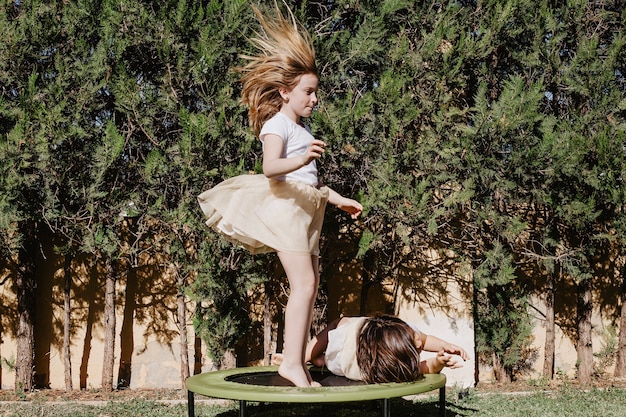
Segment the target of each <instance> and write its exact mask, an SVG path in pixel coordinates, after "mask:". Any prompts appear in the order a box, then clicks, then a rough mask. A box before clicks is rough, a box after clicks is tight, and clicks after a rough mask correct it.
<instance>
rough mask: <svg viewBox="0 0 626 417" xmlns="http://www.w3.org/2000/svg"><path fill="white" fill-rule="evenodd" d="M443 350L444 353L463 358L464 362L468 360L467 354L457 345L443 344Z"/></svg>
mask: <svg viewBox="0 0 626 417" xmlns="http://www.w3.org/2000/svg"><path fill="white" fill-rule="evenodd" d="M443 350H444V351H445V352H446V353H451V354H453V355H459V356H460V357H461V358H463V360H464V361H466V360H468V359H469V355H468V354H467V352H466V351H465V350H464V349H463V348H461V347H459V346H457V345H454V344H452V343H445V344H444V345H443Z"/></svg>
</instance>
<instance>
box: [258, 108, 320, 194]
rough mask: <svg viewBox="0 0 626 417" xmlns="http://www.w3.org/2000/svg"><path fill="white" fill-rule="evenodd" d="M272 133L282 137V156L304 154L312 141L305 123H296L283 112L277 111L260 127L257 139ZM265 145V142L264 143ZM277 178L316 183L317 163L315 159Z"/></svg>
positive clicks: (288, 156)
mask: <svg viewBox="0 0 626 417" xmlns="http://www.w3.org/2000/svg"><path fill="white" fill-rule="evenodd" d="M267 134H274V135H278V136H280V137H281V138H282V139H283V154H282V155H281V157H282V158H290V157H292V156H298V155H304V154H305V153H306V151H307V149H309V146H311V142H313V139H314V138H313V135H312V134H311V130H310V129H309V127H308V126H307V125H298V124H296V122H294V121H293V120H291V119H290V118H289V117H288V116H286V115H285V114H283V113H281V112H278V113H276V115H274V117H272V118H271V119H269V120H268V121H267V122H265V124H263V127H262V128H261V133H260V134H259V139H261V142H263V139H264V137H265V135H267ZM264 145H265V143H264ZM276 179H278V180H282V181H285V180H294V181H300V182H303V183H305V184H310V185H315V186H316V185H317V164H316V163H315V160H313V161H311V162H310V163H309V164H308V165H305V166H303V167H302V168H299V169H297V170H295V171H292V172H290V173H288V174H286V175H282V176H280V177H276Z"/></svg>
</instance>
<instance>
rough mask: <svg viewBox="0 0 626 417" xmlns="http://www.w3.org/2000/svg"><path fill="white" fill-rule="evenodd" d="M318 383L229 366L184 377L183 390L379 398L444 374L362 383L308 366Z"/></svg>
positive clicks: (264, 398) (260, 397) (261, 398)
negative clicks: (297, 383)
mask: <svg viewBox="0 0 626 417" xmlns="http://www.w3.org/2000/svg"><path fill="white" fill-rule="evenodd" d="M311 376H312V377H313V379H315V380H316V381H318V382H320V383H321V384H322V387H316V388H297V387H294V386H290V384H289V382H288V381H287V380H285V379H283V378H282V377H280V376H279V375H278V367H275V366H259V367H245V368H233V369H227V370H223V371H215V372H208V373H204V374H198V375H194V376H192V377H190V378H188V379H187V381H186V386H187V390H188V391H190V392H194V393H197V394H201V395H204V396H207V397H215V398H225V399H230V400H240V401H258V402H283V403H316V402H349V401H365V400H379V399H387V398H396V397H403V396H406V395H415V394H421V393H425V392H429V391H433V390H435V389H439V388H442V387H445V385H446V376H445V375H444V374H427V375H424V378H422V379H420V380H419V381H415V382H405V383H388V384H364V383H363V382H358V381H351V380H349V379H346V378H343V377H338V376H335V375H333V374H331V373H330V372H328V371H322V370H311Z"/></svg>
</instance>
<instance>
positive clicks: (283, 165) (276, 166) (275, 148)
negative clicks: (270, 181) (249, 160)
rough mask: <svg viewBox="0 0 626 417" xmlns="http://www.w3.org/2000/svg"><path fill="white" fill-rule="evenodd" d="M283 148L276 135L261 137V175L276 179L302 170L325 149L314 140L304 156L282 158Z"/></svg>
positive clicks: (323, 145) (280, 140) (323, 144)
mask: <svg viewBox="0 0 626 417" xmlns="http://www.w3.org/2000/svg"><path fill="white" fill-rule="evenodd" d="M283 146H284V144H283V139H282V138H281V137H280V136H278V135H274V134H267V135H265V136H264V137H263V174H265V176H266V177H268V178H273V177H278V176H281V175H285V174H289V173H290V172H293V171H295V170H296V169H299V168H302V167H303V166H305V165H308V164H309V163H311V161H313V160H314V159H319V158H320V157H321V156H322V154H323V153H324V148H326V144H325V143H324V142H322V141H321V140H317V139H315V140H313V142H312V143H311V146H309V149H308V150H307V152H306V153H305V154H304V155H299V156H294V157H292V158H283V157H282V154H283Z"/></svg>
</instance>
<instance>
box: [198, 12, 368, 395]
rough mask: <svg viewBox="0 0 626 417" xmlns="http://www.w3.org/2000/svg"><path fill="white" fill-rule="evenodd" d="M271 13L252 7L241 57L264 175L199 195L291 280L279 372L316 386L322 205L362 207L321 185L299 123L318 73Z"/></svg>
mask: <svg viewBox="0 0 626 417" xmlns="http://www.w3.org/2000/svg"><path fill="white" fill-rule="evenodd" d="M274 6H275V16H273V17H266V16H264V15H263V14H262V13H261V12H260V11H259V9H258V8H256V7H254V6H253V9H254V11H255V13H256V15H257V17H258V19H259V22H260V24H261V31H260V32H259V33H257V35H256V37H255V38H253V39H252V43H253V44H254V45H255V46H256V47H257V48H258V49H259V53H258V54H257V55H253V56H243V58H244V59H246V60H247V61H248V63H247V64H246V65H245V66H244V67H243V68H241V69H240V71H241V73H242V77H241V82H242V87H243V88H242V102H243V103H244V105H246V106H247V107H248V109H249V119H250V124H251V126H252V129H253V131H254V133H255V135H256V136H258V138H259V139H260V140H261V142H262V145H263V174H259V175H240V176H237V177H234V178H230V179H228V180H226V181H224V182H222V183H220V184H218V185H217V186H216V187H214V188H212V189H210V190H208V191H205V192H204V193H202V194H200V195H199V196H198V200H199V203H200V206H201V208H202V210H203V212H204V214H205V215H206V216H207V218H208V220H207V221H206V223H207V225H209V226H210V227H212V228H214V229H215V230H217V231H218V232H219V233H220V234H222V235H224V236H226V237H227V238H228V239H230V240H231V241H233V242H236V243H237V244H240V245H242V246H244V247H245V248H247V249H248V250H249V251H250V252H251V253H253V254H254V253H264V252H276V253H277V254H278V258H279V259H280V262H281V264H282V266H283V268H284V270H285V273H286V275H287V280H288V281H289V286H290V294H289V299H288V301H287V306H286V309H285V346H284V348H283V360H282V363H281V364H280V366H279V369H278V373H279V374H280V375H281V376H282V377H284V378H286V379H288V380H289V381H291V382H292V383H293V384H294V385H295V386H298V387H308V386H319V384H318V383H317V382H315V381H313V380H312V378H311V375H310V374H309V371H308V368H307V365H306V361H305V352H306V346H307V343H308V340H309V332H310V327H311V320H312V314H313V305H314V302H315V297H316V294H317V287H318V285H319V266H318V263H319V238H320V231H321V228H322V223H323V220H324V211H325V208H326V203H327V202H328V203H330V204H333V205H335V206H337V207H339V208H340V209H342V210H344V211H346V212H347V213H349V214H350V216H351V217H352V218H353V219H356V218H357V217H358V216H359V215H360V214H361V211H362V210H363V207H362V206H361V204H360V203H359V202H357V201H355V200H353V199H350V198H346V197H343V196H341V195H340V194H338V193H337V192H335V191H333V190H332V189H330V188H328V187H327V186H323V185H322V184H321V183H320V182H319V181H318V178H317V165H316V160H317V159H319V158H320V157H321V156H322V154H323V153H324V151H325V148H326V144H325V143H324V142H323V141H321V140H317V139H315V138H314V137H313V135H312V134H311V130H310V129H309V127H308V126H307V125H306V124H304V123H303V121H302V119H303V118H306V117H309V116H310V115H311V113H312V112H313V109H314V108H315V106H316V105H317V89H318V83H319V76H318V71H317V66H316V64H315V51H314V49H313V46H312V40H311V37H310V36H309V34H308V33H307V32H306V30H305V29H304V28H303V27H302V26H301V25H300V24H298V22H297V21H296V20H295V18H294V16H293V14H292V13H291V11H290V10H289V18H286V17H285V16H284V15H283V14H282V13H281V11H280V9H279V8H278V5H277V4H276V3H275V4H274Z"/></svg>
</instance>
